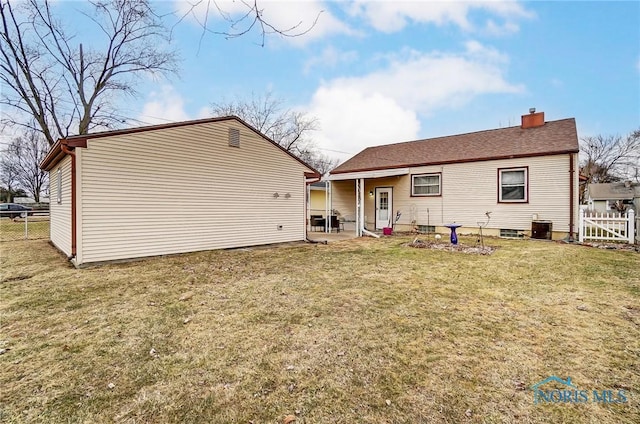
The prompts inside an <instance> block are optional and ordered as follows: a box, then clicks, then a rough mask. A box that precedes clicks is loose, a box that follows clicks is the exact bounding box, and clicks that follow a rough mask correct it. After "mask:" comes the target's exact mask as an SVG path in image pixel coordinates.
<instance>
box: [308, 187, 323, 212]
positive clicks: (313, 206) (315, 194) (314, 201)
mask: <svg viewBox="0 0 640 424" xmlns="http://www.w3.org/2000/svg"><path fill="white" fill-rule="evenodd" d="M326 207H327V206H326V192H325V191H324V190H310V192H309V215H322V216H325V215H326V213H325V212H326Z"/></svg>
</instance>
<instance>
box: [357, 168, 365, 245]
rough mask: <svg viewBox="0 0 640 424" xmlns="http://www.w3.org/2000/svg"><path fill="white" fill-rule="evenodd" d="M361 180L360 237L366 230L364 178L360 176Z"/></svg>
mask: <svg viewBox="0 0 640 424" xmlns="http://www.w3.org/2000/svg"><path fill="white" fill-rule="evenodd" d="M359 182H360V192H359V193H358V194H359V195H360V199H359V201H360V210H359V211H358V212H359V214H360V222H359V224H360V225H359V227H358V233H357V235H358V237H362V231H363V230H364V178H360V180H359Z"/></svg>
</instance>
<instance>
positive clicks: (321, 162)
mask: <svg viewBox="0 0 640 424" xmlns="http://www.w3.org/2000/svg"><path fill="white" fill-rule="evenodd" d="M300 159H302V160H303V161H305V162H306V163H308V164H309V165H311V166H312V167H313V168H315V170H316V171H318V172H320V175H325V174H326V173H328V172H329V171H331V170H332V169H333V168H335V167H336V166H338V163H339V162H340V161H339V160H338V159H337V158H332V157H330V156H329V155H325V154H324V153H320V152H319V151H307V153H305V154H303V155H302V156H301V157H300Z"/></svg>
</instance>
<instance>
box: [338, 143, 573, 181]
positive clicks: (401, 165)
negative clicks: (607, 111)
mask: <svg viewBox="0 0 640 424" xmlns="http://www.w3.org/2000/svg"><path fill="white" fill-rule="evenodd" d="M579 152H580V150H579V149H571V150H562V151H558V152H542V153H529V154H522V155H509V156H490V157H484V158H471V159H462V160H450V161H439V162H422V163H406V164H400V165H390V166H379V167H372V168H360V169H347V170H339V171H331V172H330V174H331V175H335V174H346V173H352V172H369V171H378V170H385V169H397V168H417V167H419V166H437V165H450V164H455V163H470V162H486V161H489V160H507V159H520V158H529V157H540V156H555V155H566V154H569V153H579Z"/></svg>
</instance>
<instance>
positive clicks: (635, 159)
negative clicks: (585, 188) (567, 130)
mask: <svg viewBox="0 0 640 424" xmlns="http://www.w3.org/2000/svg"><path fill="white" fill-rule="evenodd" d="M580 141H581V142H580V150H581V156H582V160H581V173H582V175H584V176H586V177H587V179H588V182H589V183H592V182H593V183H608V182H615V181H620V180H623V179H627V180H632V179H635V180H636V181H638V182H640V171H639V169H640V129H638V130H635V131H633V132H631V133H630V134H629V135H627V136H626V137H623V136H620V135H615V136H614V135H608V136H604V135H597V136H591V137H584V138H582V139H581V140H580Z"/></svg>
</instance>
